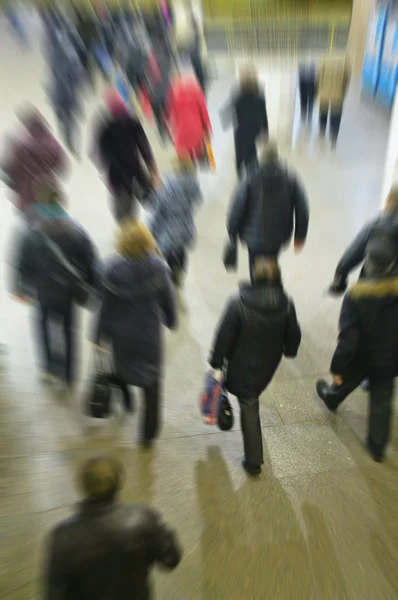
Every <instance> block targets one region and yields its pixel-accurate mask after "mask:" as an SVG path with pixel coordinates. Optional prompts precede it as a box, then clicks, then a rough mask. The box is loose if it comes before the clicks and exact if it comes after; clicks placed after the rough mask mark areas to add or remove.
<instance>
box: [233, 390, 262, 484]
mask: <svg viewBox="0 0 398 600" xmlns="http://www.w3.org/2000/svg"><path fill="white" fill-rule="evenodd" d="M239 405H240V424H241V429H242V435H243V447H244V450H245V463H246V468H247V470H249V471H250V469H252V470H253V471H257V472H258V471H259V469H260V468H261V465H262V464H263V462H264V461H263V439H262V433H261V423H260V412H259V408H260V407H259V400H258V398H250V399H249V398H239Z"/></svg>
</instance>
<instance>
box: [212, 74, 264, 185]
mask: <svg viewBox="0 0 398 600" xmlns="http://www.w3.org/2000/svg"><path fill="white" fill-rule="evenodd" d="M220 114H221V122H222V125H223V127H224V128H226V127H229V126H230V125H233V127H234V130H235V133H234V140H235V157H236V171H237V174H238V177H239V178H241V177H242V176H243V174H244V168H245V170H246V173H249V172H250V171H251V170H253V169H255V168H256V167H257V166H258V158H257V142H258V140H259V139H260V137H261V136H263V137H268V117H267V108H266V104H265V96H264V94H263V93H262V92H261V90H260V83H259V81H258V78H257V74H256V73H255V72H251V71H242V72H241V74H240V84H239V90H238V91H236V92H234V94H233V95H232V98H231V99H230V100H229V101H228V104H227V106H226V107H224V108H223V109H222V110H221V113H220Z"/></svg>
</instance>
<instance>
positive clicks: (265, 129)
mask: <svg viewBox="0 0 398 600" xmlns="http://www.w3.org/2000/svg"><path fill="white" fill-rule="evenodd" d="M260 102H261V104H260V110H261V133H263V134H264V135H268V115H267V105H266V103H265V96H262V97H261V98H260Z"/></svg>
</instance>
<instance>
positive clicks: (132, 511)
mask: <svg viewBox="0 0 398 600" xmlns="http://www.w3.org/2000/svg"><path fill="white" fill-rule="evenodd" d="M123 479H124V472H123V467H122V465H121V464H120V462H119V461H118V460H117V459H116V458H114V457H112V456H110V455H103V456H97V457H94V458H91V459H89V460H88V461H87V462H86V463H85V464H84V465H83V468H82V470H81V473H80V477H79V483H80V487H81V489H82V492H83V494H84V499H83V501H82V502H81V503H80V504H79V506H78V508H77V510H76V512H75V514H74V515H73V516H72V517H68V519H66V520H64V521H62V522H61V523H59V524H58V525H57V526H56V527H55V528H54V530H53V531H52V532H51V534H50V536H49V540H48V546H47V548H46V560H45V570H44V577H43V579H44V581H43V583H44V595H43V598H44V599H45V600H77V599H78V598H84V600H99V598H101V600H116V599H117V600H131V599H132V598H137V599H138V598H139V599H140V600H151V598H153V594H152V590H151V585H150V572H151V570H152V569H153V567H154V566H156V565H159V566H160V567H162V568H163V569H165V570H168V571H170V570H172V569H175V568H176V567H177V565H178V564H179V562H180V560H181V555H182V550H181V546H180V544H179V541H178V539H177V536H176V535H175V533H174V532H173V531H172V529H170V528H169V527H168V526H167V525H166V524H165V523H163V521H162V518H161V516H160V515H159V513H158V512H157V511H155V510H153V509H152V508H150V507H149V506H146V505H145V504H132V505H128V504H121V503H119V502H118V495H119V492H120V489H121V488H122V485H123Z"/></svg>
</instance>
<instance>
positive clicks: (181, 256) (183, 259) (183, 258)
mask: <svg viewBox="0 0 398 600" xmlns="http://www.w3.org/2000/svg"><path fill="white" fill-rule="evenodd" d="M164 258H165V260H166V262H167V264H168V265H169V267H170V270H171V277H172V280H173V283H174V285H175V286H177V287H179V286H180V285H181V276H182V274H183V272H184V271H185V270H186V268H187V251H186V250H185V248H180V249H179V250H176V251H174V252H170V254H168V255H166V256H165V257H164Z"/></svg>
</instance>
